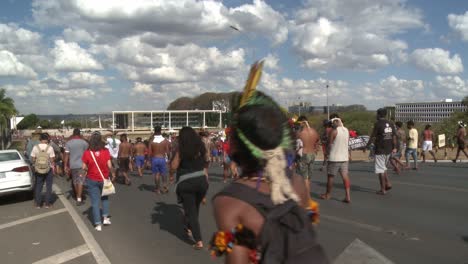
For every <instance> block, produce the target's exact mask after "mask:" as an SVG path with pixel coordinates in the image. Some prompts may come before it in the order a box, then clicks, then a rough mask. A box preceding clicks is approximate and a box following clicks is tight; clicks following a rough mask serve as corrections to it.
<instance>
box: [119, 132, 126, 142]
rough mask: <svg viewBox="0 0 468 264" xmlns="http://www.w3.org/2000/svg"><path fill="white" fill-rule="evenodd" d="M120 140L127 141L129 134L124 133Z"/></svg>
mask: <svg viewBox="0 0 468 264" xmlns="http://www.w3.org/2000/svg"><path fill="white" fill-rule="evenodd" d="M120 140H121V141H127V134H125V133H124V134H122V135H120Z"/></svg>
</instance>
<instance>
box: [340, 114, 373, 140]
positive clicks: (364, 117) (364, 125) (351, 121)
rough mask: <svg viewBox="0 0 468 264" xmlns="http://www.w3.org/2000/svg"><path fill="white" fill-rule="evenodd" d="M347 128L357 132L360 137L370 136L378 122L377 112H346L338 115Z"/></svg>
mask: <svg viewBox="0 0 468 264" xmlns="http://www.w3.org/2000/svg"><path fill="white" fill-rule="evenodd" d="M338 114H339V115H340V117H341V120H342V121H343V124H344V126H345V127H346V128H348V129H350V130H351V129H352V130H355V131H356V132H357V134H358V135H370V134H371V133H372V128H373V127H374V123H375V122H376V114H375V112H369V111H360V112H344V113H338Z"/></svg>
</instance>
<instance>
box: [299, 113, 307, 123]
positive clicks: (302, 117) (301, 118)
mask: <svg viewBox="0 0 468 264" xmlns="http://www.w3.org/2000/svg"><path fill="white" fill-rule="evenodd" d="M297 121H299V122H301V121H308V120H307V117H306V116H304V115H301V116H300V117H299V118H298V119H297Z"/></svg>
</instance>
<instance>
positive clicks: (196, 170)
mask: <svg viewBox="0 0 468 264" xmlns="http://www.w3.org/2000/svg"><path fill="white" fill-rule="evenodd" d="M205 152H206V148H205V145H204V144H203V142H202V140H201V138H200V136H199V135H198V134H197V132H196V131H195V130H194V129H193V128H191V127H183V128H182V129H181V130H180V131H179V139H178V145H177V149H176V150H175V155H174V157H173V159H172V161H171V177H173V176H172V175H173V174H174V173H176V194H177V198H178V202H179V203H182V206H183V208H184V214H185V231H186V233H187V235H189V236H191V237H192V238H193V240H194V241H195V244H194V245H193V247H194V248H195V249H202V248H203V241H202V236H201V231H200V223H199V220H198V213H199V209H200V204H201V202H202V200H203V198H204V197H205V195H206V192H207V190H208V181H207V178H206V177H205V172H204V168H205V164H206V156H205V155H206V153H205Z"/></svg>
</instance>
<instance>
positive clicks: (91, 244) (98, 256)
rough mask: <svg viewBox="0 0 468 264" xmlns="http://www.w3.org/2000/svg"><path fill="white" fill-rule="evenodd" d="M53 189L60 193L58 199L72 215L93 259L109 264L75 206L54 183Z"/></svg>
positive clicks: (99, 262)
mask: <svg viewBox="0 0 468 264" xmlns="http://www.w3.org/2000/svg"><path fill="white" fill-rule="evenodd" d="M53 189H54V191H55V192H56V193H60V195H58V197H59V199H60V201H61V202H62V203H63V205H64V206H65V208H67V210H68V213H69V214H70V216H71V217H72V219H73V221H74V222H75V224H76V227H77V228H78V230H79V231H80V233H81V235H82V236H83V239H84V240H85V242H86V244H87V245H88V248H89V249H90V250H91V253H93V256H94V259H95V260H96V262H97V263H98V264H111V262H110V260H109V258H107V256H106V254H105V253H104V251H103V250H102V248H101V246H99V244H98V243H97V241H96V239H95V238H94V236H93V234H91V232H90V231H89V229H88V227H87V225H86V224H85V223H84V222H83V219H81V217H80V216H79V215H78V213H77V212H76V211H75V208H73V206H72V205H71V204H70V202H69V201H68V200H67V199H66V198H65V197H64V196H63V192H62V190H61V189H60V187H58V186H57V185H56V184H55V183H54V185H53Z"/></svg>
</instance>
